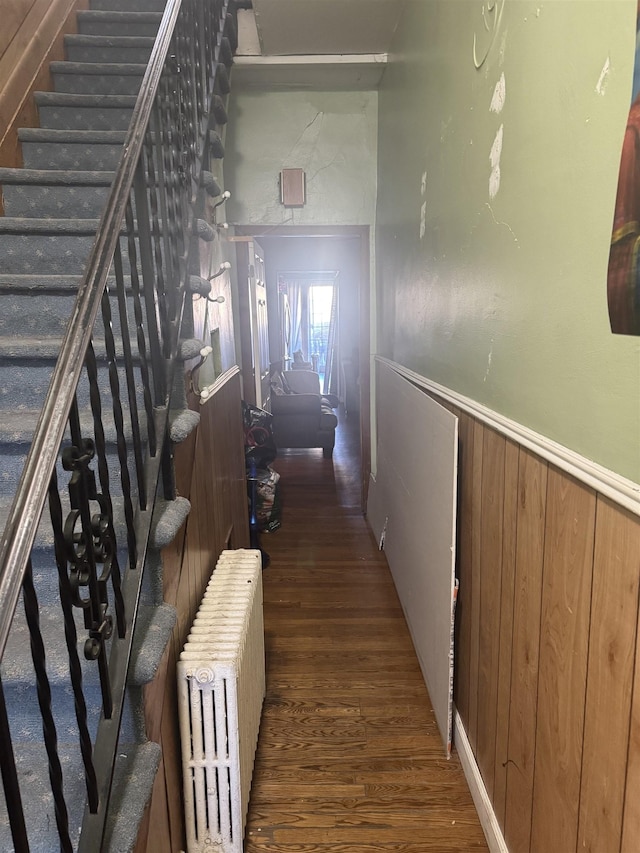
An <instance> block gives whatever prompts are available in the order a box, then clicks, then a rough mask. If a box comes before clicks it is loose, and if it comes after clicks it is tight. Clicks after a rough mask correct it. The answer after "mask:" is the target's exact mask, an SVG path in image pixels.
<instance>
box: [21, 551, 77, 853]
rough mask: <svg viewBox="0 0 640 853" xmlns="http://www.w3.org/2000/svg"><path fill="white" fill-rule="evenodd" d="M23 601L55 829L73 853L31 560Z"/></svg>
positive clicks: (65, 850)
mask: <svg viewBox="0 0 640 853" xmlns="http://www.w3.org/2000/svg"><path fill="white" fill-rule="evenodd" d="M22 598H23V602H24V612H25V616H26V618H27V626H28V628H29V640H30V643H31V658H32V660H33V668H34V670H35V673H36V687H37V692H38V705H39V706H40V714H41V716H42V735H43V738H44V745H45V749H46V751H47V758H48V760H49V782H50V783H51V793H52V794H53V802H54V811H55V815H56V826H57V828H58V836H59V838H60V850H61V851H63V853H73V846H72V844H71V839H70V838H69V814H68V812H67V804H66V802H65V799H64V788H63V784H62V765H61V764H60V756H59V755H58V735H57V732H56V724H55V722H54V719H53V712H52V710H51V685H50V684H49V676H48V675H47V667H46V654H45V650H44V640H43V639H42V632H41V631H40V606H39V604H38V598H37V596H36V590H35V587H34V585H33V567H32V564H31V558H29V561H28V563H27V570H26V572H25V575H24V579H23V581H22Z"/></svg>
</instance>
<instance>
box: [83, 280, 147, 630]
mask: <svg viewBox="0 0 640 853" xmlns="http://www.w3.org/2000/svg"><path fill="white" fill-rule="evenodd" d="M102 310H103V318H104V326H105V344H106V348H107V361H108V364H109V382H110V385H111V396H112V399H113V417H114V421H115V425H116V433H117V439H116V441H117V446H118V458H119V460H120V478H121V481H122V490H123V495H124V514H125V520H126V525H127V544H128V547H129V560H131V559H132V552H133V566H132V567H133V568H135V565H136V561H135V554H136V551H137V548H136V532H135V520H134V517H133V503H132V500H131V481H130V479H129V460H128V458H127V445H126V440H125V437H124V419H123V417H122V405H121V403H120V381H119V379H118V365H117V363H116V353H115V343H114V340H113V332H112V328H111V305H110V304H109V296H108V294H107V293H106V291H105V293H104V294H103V296H102ZM85 367H86V370H87V378H88V379H89V399H90V401H91V412H92V415H93V434H94V438H95V449H96V452H97V457H98V475H99V477H100V488H101V489H102V492H101V495H100V507H101V510H102V509H103V511H104V516H105V518H106V521H107V525H108V542H109V543H110V548H111V553H110V559H111V572H112V575H113V593H114V604H115V611H116V617H117V623H118V634H119V636H120V637H124V633H125V625H126V622H125V617H124V601H123V599H122V578H121V574H120V565H119V563H118V554H117V545H116V532H115V530H114V527H113V505H112V502H111V488H110V485H109V465H108V463H107V445H106V440H105V435H104V427H103V425H102V400H101V395H100V388H99V386H98V365H97V361H96V354H95V351H94V349H93V343H91V342H90V343H89V346H88V348H87V354H86V356H85Z"/></svg>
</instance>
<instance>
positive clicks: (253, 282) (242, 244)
mask: <svg viewBox="0 0 640 853" xmlns="http://www.w3.org/2000/svg"><path fill="white" fill-rule="evenodd" d="M234 242H235V243H236V256H237V270H238V324H239V337H240V369H241V372H242V386H243V389H242V393H243V397H244V399H245V400H246V401H247V402H248V403H253V405H255V406H259V407H260V408H264V407H265V406H266V405H267V404H268V399H269V324H268V316H267V288H266V281H265V268H264V252H263V250H262V247H261V246H260V244H259V243H258V241H257V240H256V239H255V238H254V237H236V238H234Z"/></svg>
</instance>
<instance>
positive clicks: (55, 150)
mask: <svg viewBox="0 0 640 853" xmlns="http://www.w3.org/2000/svg"><path fill="white" fill-rule="evenodd" d="M125 137H126V132H125V131H124V130H70V129H69V128H65V129H60V130H58V129H55V128H21V129H20V130H19V131H18V138H19V140H20V142H21V145H22V156H23V160H24V165H25V166H26V167H31V168H39V169H42V168H47V169H82V170H100V171H105V170H112V169H115V168H116V167H117V165H118V163H119V162H120V159H121V157H122V146H123V145H124V141H125Z"/></svg>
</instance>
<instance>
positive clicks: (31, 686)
mask: <svg viewBox="0 0 640 853" xmlns="http://www.w3.org/2000/svg"><path fill="white" fill-rule="evenodd" d="M164 5H165V4H164V0H91V3H90V6H91V8H90V9H89V10H88V11H80V12H78V13H77V34H75V35H69V36H66V38H65V50H66V56H65V59H64V60H63V61H57V62H52V63H51V69H50V70H51V76H52V80H53V84H54V91H53V92H38V93H35V102H36V104H37V107H38V112H39V118H40V127H38V128H23V129H21V130H20V131H19V134H18V136H19V139H20V142H21V145H22V153H23V162H24V168H23V169H0V188H1V191H2V199H3V205H4V211H5V215H4V217H0V531H1V530H3V529H4V526H5V521H6V518H7V513H8V511H9V507H10V505H11V501H12V498H13V495H14V493H15V488H16V485H17V483H18V480H19V477H20V474H21V471H22V468H23V465H24V460H25V458H26V455H27V453H28V450H29V446H30V443H31V437H32V434H33V429H34V426H35V423H36V421H37V419H38V415H39V412H40V408H41V406H42V402H43V400H44V396H45V394H46V390H47V387H48V383H49V379H50V376H51V372H52V370H53V366H54V364H55V360H56V357H57V354H58V351H59V347H60V342H61V339H62V336H63V334H64V332H65V329H66V325H67V322H68V318H69V316H70V312H71V310H72V306H73V303H74V300H75V296H76V292H77V288H78V286H79V284H80V282H81V276H82V273H83V270H84V266H85V264H86V260H87V256H88V253H89V251H90V247H91V245H92V242H93V239H94V236H95V233H96V230H97V228H98V225H99V220H100V217H101V215H102V212H103V209H104V205H105V200H106V198H107V193H108V191H109V187H110V185H111V183H112V181H113V177H114V171H115V169H116V168H117V165H118V162H119V159H120V156H121V153H122V145H123V142H124V139H125V131H126V129H127V128H128V125H129V121H130V119H131V115H132V111H133V107H134V104H135V98H136V95H137V93H138V90H139V87H140V83H141V81H142V78H143V75H144V72H145V69H146V63H147V61H148V59H149V56H150V54H151V50H152V47H153V42H154V37H155V34H156V32H157V30H158V26H159V24H160V20H161V15H162V11H163V9H164ZM215 115H216V118H219V119H222V118H224V120H225V121H226V114H225V110H224V104H223V103H222V101H221V100H220V99H218V101H217V102H216V105H215ZM216 190H217V191H218V192H219V188H218V187H217V186H216ZM124 260H125V289H126V292H127V295H128V303H129V306H128V310H127V320H128V322H129V323H130V324H131V328H132V329H133V328H134V322H135V320H134V311H133V306H132V304H131V302H132V296H131V289H130V281H129V279H128V278H127V274H128V269H127V268H126V253H125V258H124ZM114 292H115V290H114V288H113V282H112V281H110V286H109V298H110V301H111V313H112V320H113V327H114V330H115V331H116V333H117V332H118V329H119V326H120V317H119V312H118V310H117V303H116V297H115V295H114ZM98 328H101V324H100V325H99V326H98ZM134 341H135V336H134ZM95 351H96V358H97V362H98V373H99V378H98V384H99V387H101V388H104V390H105V394H104V396H103V400H104V405H103V421H104V432H105V449H104V453H105V460H106V463H107V465H108V468H109V472H110V475H111V477H110V488H111V499H112V503H113V511H114V529H115V536H116V540H117V542H118V545H119V550H118V552H117V559H118V562H119V565H120V568H121V571H123V572H124V571H125V570H126V565H125V563H126V560H127V554H126V549H125V548H123V547H122V546H123V544H124V543H126V541H127V531H126V523H125V504H124V498H123V497H122V491H123V490H122V487H121V474H122V473H123V460H122V459H121V453H122V450H121V449H120V450H119V449H118V443H117V440H116V438H117V435H116V428H115V417H114V413H113V411H112V409H111V395H110V394H107V393H106V392H107V389H108V387H109V378H108V370H107V356H106V344H105V341H104V340H103V339H101V337H100V333H99V332H98V331H96V336H95ZM120 361H121V360H120ZM134 371H135V373H136V376H137V377H138V376H139V364H138V362H137V361H135V358H134ZM120 384H121V389H123V394H126V390H125V377H124V375H121V376H120ZM136 393H137V395H138V400H137V403H138V416H139V421H140V425H141V429H142V431H143V434H144V426H145V414H144V413H145V409H144V406H143V397H142V392H141V391H140V389H138V390H137V392H136ZM78 401H79V407H80V421H81V424H82V429H83V432H84V434H85V435H86V434H91V433H92V429H93V418H92V414H91V410H90V406H89V392H88V387H87V381H86V378H85V377H83V379H82V380H81V383H80V386H79V391H78ZM125 409H127V407H125ZM196 424H197V416H184V415H183V414H181V411H180V410H178V411H172V414H171V436H172V439H174V440H180V439H181V438H183V437H185V436H186V435H187V434H188V432H189V431H190V430H191V429H193V427H194V426H195V425H196ZM124 430H125V435H127V436H130V435H131V434H132V431H133V427H132V424H131V418H130V417H129V416H128V415H127V413H126V411H125V423H124ZM129 453H131V451H129ZM126 463H127V465H126V468H128V470H129V472H130V474H131V481H132V488H133V492H134V494H135V490H136V487H135V476H134V471H135V466H134V464H133V461H132V460H131V458H129V457H128V458H127V460H126ZM93 467H94V470H96V471H97V464H95V461H94V465H93ZM68 479H69V475H68V473H67V472H65V471H63V470H62V466H61V464H60V463H59V464H58V483H59V489H60V500H61V504H62V508H63V513H64V514H65V515H66V513H67V512H68V510H69V508H70V507H69V496H68V493H67V489H66V486H67V483H68ZM188 510H189V506H188V502H186V501H183V500H181V499H177V501H175V502H169V504H168V505H167V504H166V503H165V502H160V503H159V504H158V506H157V507H156V509H155V510H154V516H153V517H154V528H153V535H152V539H151V543H150V547H149V552H148V558H147V571H145V575H144V581H143V589H142V594H141V598H140V607H139V620H138V622H137V627H136V632H135V634H134V640H133V649H132V665H131V666H130V673H129V686H128V688H127V693H126V698H125V704H124V710H123V718H122V728H121V737H120V741H119V744H118V750H117V753H118V760H117V763H116V767H115V771H114V786H113V795H112V803H113V804H115V808H113V809H112V810H111V811H110V815H109V819H108V822H107V829H106V839H107V840H106V846H105V847H104V849H105V850H108V851H119V853H120V851H128V850H132V849H133V847H134V845H135V840H136V836H137V831H138V826H139V822H140V820H141V817H142V814H143V810H144V807H145V804H146V803H147V801H148V798H149V796H150V792H151V787H152V784H153V779H154V776H155V772H156V768H157V766H158V761H159V757H160V748H159V747H158V746H157V745H156V744H154V743H150V742H148V741H147V739H146V736H145V731H144V720H143V715H142V705H141V697H142V686H143V684H145V683H146V682H148V681H149V680H151V679H152V678H153V677H154V674H155V672H156V669H157V666H158V665H159V662H160V659H161V657H162V654H163V651H164V648H165V645H166V642H167V640H168V638H169V637H170V636H171V633H172V630H173V625H174V622H175V619H176V614H175V610H174V609H173V608H171V607H169V606H167V605H166V604H164V602H163V600H162V560H161V548H162V546H163V545H164V544H166V542H167V541H170V540H171V537H172V536H174V535H175V533H176V532H177V529H178V527H179V526H180V524H182V523H183V522H184V519H185V517H186V514H187V512H188ZM52 544H53V532H52V528H51V522H50V521H49V520H48V513H47V512H45V513H44V515H43V518H42V521H41V522H40V525H39V527H38V531H37V534H36V541H35V545H34V549H33V555H32V564H33V577H34V584H35V587H36V590H37V593H38V599H39V608H40V627H41V631H42V636H43V641H44V647H45V649H46V667H47V672H48V676H49V679H50V687H51V696H52V698H51V703H52V711H53V716H54V721H55V726H56V733H57V739H58V750H59V755H60V761H61V765H62V772H63V779H64V789H65V798H66V801H67V806H68V808H69V826H70V837H71V841H72V843H73V847H74V849H75V847H76V845H77V841H78V837H79V832H80V826H81V822H82V815H83V811H84V807H85V801H86V790H85V782H84V774H83V769H82V760H81V755H80V750H79V746H78V723H77V720H76V714H75V708H74V697H73V693H72V689H71V684H70V679H69V659H68V650H67V646H66V643H65V636H64V624H63V620H62V614H61V608H60V603H59V590H58V573H57V569H56V566H55V562H54V560H53V557H52V552H51V548H52ZM109 595H110V600H111V602H112V610H113V594H112V591H111V589H110V593H109ZM75 619H76V629H77V645H78V657H79V661H80V666H81V670H82V676H83V689H84V694H85V698H86V702H87V708H88V728H89V732H90V734H91V737H92V738H93V737H94V735H95V731H96V729H97V726H98V719H99V715H100V705H101V702H100V685H99V680H98V672H97V666H96V664H95V663H93V662H88V661H86V660H85V658H84V654H83V648H82V647H83V644H84V640H85V639H86V636H87V632H86V630H85V628H84V623H83V618H82V614H81V612H80V610H79V609H75ZM0 672H1V675H2V683H3V687H4V691H5V695H6V700H7V708H8V714H9V721H10V728H11V733H12V738H13V745H14V751H15V756H16V763H17V767H18V772H19V779H20V785H21V791H22V798H23V804H24V808H25V816H26V824H27V831H28V835H29V842H30V847H31V850H32V851H38V853H51V852H52V851H55V850H58V849H60V844H59V840H58V836H57V832H56V828H55V827H56V821H55V816H54V805H53V799H52V795H51V788H50V784H49V779H48V767H47V757H46V754H45V749H44V745H43V743H42V719H41V716H40V714H39V712H38V710H37V708H38V703H37V697H36V686H35V676H34V671H33V664H32V661H31V654H30V643H29V634H28V629H27V626H26V620H25V616H24V611H23V606H22V601H21V602H20V603H19V605H18V608H17V611H16V616H15V619H14V624H13V626H12V629H11V633H10V636H9V641H8V646H7V650H6V653H5V655H4V658H3V661H2V664H1V665H0ZM12 849H13V844H12V841H11V836H10V829H9V822H8V816H7V809H6V805H5V802H4V796H3V794H2V787H1V786H0V850H2V851H5V850H6V851H9V850H12Z"/></svg>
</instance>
